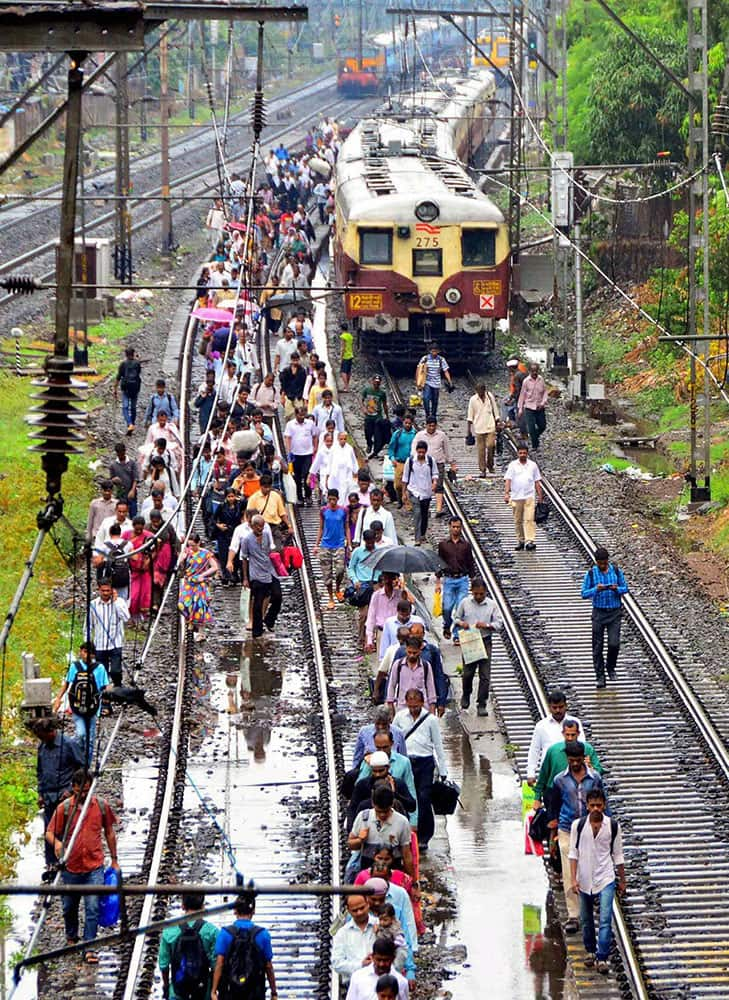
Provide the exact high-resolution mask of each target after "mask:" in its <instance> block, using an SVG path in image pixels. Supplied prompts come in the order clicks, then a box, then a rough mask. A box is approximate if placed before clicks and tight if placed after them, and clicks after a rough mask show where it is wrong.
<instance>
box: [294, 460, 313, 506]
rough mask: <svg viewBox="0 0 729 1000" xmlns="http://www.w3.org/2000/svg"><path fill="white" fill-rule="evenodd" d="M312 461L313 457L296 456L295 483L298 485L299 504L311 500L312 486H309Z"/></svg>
mask: <svg viewBox="0 0 729 1000" xmlns="http://www.w3.org/2000/svg"><path fill="white" fill-rule="evenodd" d="M311 459H312V456H311V455H294V482H295V483H296V497H297V499H298V501H299V503H303V502H304V500H311V486H310V485H309V470H310V469H311Z"/></svg>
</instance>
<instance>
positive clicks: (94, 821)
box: [48, 795, 117, 875]
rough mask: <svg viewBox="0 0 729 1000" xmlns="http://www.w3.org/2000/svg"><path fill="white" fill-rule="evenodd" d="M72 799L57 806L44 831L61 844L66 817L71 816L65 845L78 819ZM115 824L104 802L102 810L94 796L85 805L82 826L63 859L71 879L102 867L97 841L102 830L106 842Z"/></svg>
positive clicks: (108, 807)
mask: <svg viewBox="0 0 729 1000" xmlns="http://www.w3.org/2000/svg"><path fill="white" fill-rule="evenodd" d="M74 803H75V799H73V798H70V799H66V800H65V801H63V802H61V803H60V805H59V806H58V808H57V809H56V811H55V812H54V813H53V816H52V817H51V822H50V823H49V824H48V829H49V830H51V831H52V833H53V835H54V836H55V837H56V838H57V839H58V840H63V833H64V827H65V826H66V824H67V822H68V819H69V816H71V813H72V812H73V818H72V819H71V822H70V824H69V829H68V835H67V837H66V843H68V842H69V841H70V839H71V837H72V836H73V831H74V830H75V829H76V825H77V823H78V819H79V816H80V815H81V810H82V808H83V806H82V805H81V804H79V805H78V807H77V808H76V809H75V810H74V808H73V807H74ZM116 822H117V818H116V816H115V815H114V812H113V810H112V809H111V807H110V806H109V803H108V802H104V808H103V810H102V808H101V806H100V805H99V800H98V799H97V798H96V796H95V795H94V796H93V797H92V799H91V802H90V804H89V808H88V810H87V812H86V815H85V816H84V821H83V824H82V825H81V829H80V831H79V835H78V837H77V838H76V840H75V842H74V845H73V850H72V851H71V854H70V855H69V857H68V858H67V859H66V868H67V869H68V870H69V871H70V872H73V873H74V874H75V875H80V874H83V873H84V872H90V871H93V870H94V869H95V868H102V867H103V865H104V845H103V844H102V841H101V831H102V829H103V831H104V833H105V834H106V836H107V838H108V836H109V834H110V833H111V831H112V828H113V827H114V825H115V824H116Z"/></svg>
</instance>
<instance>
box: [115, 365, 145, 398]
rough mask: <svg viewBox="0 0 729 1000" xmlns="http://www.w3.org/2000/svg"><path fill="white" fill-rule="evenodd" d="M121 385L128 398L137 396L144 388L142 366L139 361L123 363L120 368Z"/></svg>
mask: <svg viewBox="0 0 729 1000" xmlns="http://www.w3.org/2000/svg"><path fill="white" fill-rule="evenodd" d="M119 385H120V386H121V391H122V392H125V393H126V394H127V395H128V396H137V395H138V394H139V390H140V389H141V388H142V366H141V365H140V363H139V362H138V361H122V363H121V365H120V366H119Z"/></svg>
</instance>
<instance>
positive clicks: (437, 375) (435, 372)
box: [420, 354, 448, 389]
mask: <svg viewBox="0 0 729 1000" xmlns="http://www.w3.org/2000/svg"><path fill="white" fill-rule="evenodd" d="M420 364H421V365H423V364H424V365H425V367H426V375H425V384H426V385H429V386H432V388H433V389H440V387H441V386H442V385H443V375H444V373H445V372H447V371H448V362H447V361H446V359H445V358H444V357H441V355H440V354H436V356H435V357H433V355H432V354H425V355H424V356H423V357H422V358H421V359H420Z"/></svg>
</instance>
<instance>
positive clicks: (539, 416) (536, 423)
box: [524, 407, 547, 448]
mask: <svg viewBox="0 0 729 1000" xmlns="http://www.w3.org/2000/svg"><path fill="white" fill-rule="evenodd" d="M524 418H525V420H526V430H527V434H528V435H529V438H530V440H531V442H532V448H538V447H539V438H540V437H541V436H542V434H544V432H545V431H546V429H547V414H546V413H545V412H544V410H527V409H526V407H525V408H524Z"/></svg>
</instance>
